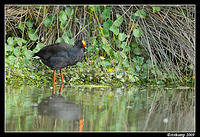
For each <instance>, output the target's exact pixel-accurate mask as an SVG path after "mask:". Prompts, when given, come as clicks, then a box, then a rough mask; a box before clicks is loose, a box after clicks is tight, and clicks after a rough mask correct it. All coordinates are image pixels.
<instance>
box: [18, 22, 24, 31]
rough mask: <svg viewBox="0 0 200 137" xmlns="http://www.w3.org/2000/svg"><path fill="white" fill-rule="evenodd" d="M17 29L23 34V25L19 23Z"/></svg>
mask: <svg viewBox="0 0 200 137" xmlns="http://www.w3.org/2000/svg"><path fill="white" fill-rule="evenodd" d="M18 28H19V29H20V30H21V31H22V32H24V25H23V24H22V23H19V24H18Z"/></svg>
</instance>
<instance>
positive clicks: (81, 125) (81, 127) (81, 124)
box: [79, 120, 83, 132]
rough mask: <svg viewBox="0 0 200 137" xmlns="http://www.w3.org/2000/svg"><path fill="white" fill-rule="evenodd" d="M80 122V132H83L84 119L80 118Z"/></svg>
mask: <svg viewBox="0 0 200 137" xmlns="http://www.w3.org/2000/svg"><path fill="white" fill-rule="evenodd" d="M79 123H80V125H79V132H82V130H83V120H79Z"/></svg>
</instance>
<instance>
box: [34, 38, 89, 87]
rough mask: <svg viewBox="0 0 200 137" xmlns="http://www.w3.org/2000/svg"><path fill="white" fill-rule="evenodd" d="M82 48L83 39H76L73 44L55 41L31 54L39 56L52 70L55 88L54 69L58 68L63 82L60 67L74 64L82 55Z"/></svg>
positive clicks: (84, 46)
mask: <svg viewBox="0 0 200 137" xmlns="http://www.w3.org/2000/svg"><path fill="white" fill-rule="evenodd" d="M83 48H86V45H85V41H84V40H78V41H76V43H75V46H70V45H68V44H66V43H57V44H52V45H49V46H46V47H44V48H42V49H41V50H40V51H39V52H37V53H35V54H34V55H33V58H40V59H41V60H42V62H43V63H44V64H45V65H47V66H48V67H50V68H51V69H52V70H53V71H54V75H53V88H54V89H55V74H56V70H60V76H61V80H62V82H63V83H64V79H63V74H62V71H61V69H62V68H64V67H67V66H72V65H75V64H76V63H77V62H79V61H81V58H82V57H83Z"/></svg>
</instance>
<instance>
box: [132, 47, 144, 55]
mask: <svg viewBox="0 0 200 137" xmlns="http://www.w3.org/2000/svg"><path fill="white" fill-rule="evenodd" d="M133 52H134V53H135V54H136V55H141V54H142V52H141V50H140V48H138V47H136V48H134V50H133Z"/></svg>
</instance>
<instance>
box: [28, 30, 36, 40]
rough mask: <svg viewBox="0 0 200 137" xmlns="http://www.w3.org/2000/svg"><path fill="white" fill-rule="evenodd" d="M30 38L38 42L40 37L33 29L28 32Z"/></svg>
mask: <svg viewBox="0 0 200 137" xmlns="http://www.w3.org/2000/svg"><path fill="white" fill-rule="evenodd" d="M28 36H29V38H30V39H31V40H32V41H36V40H37V39H38V35H37V33H36V32H35V29H31V30H29V31H28Z"/></svg>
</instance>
